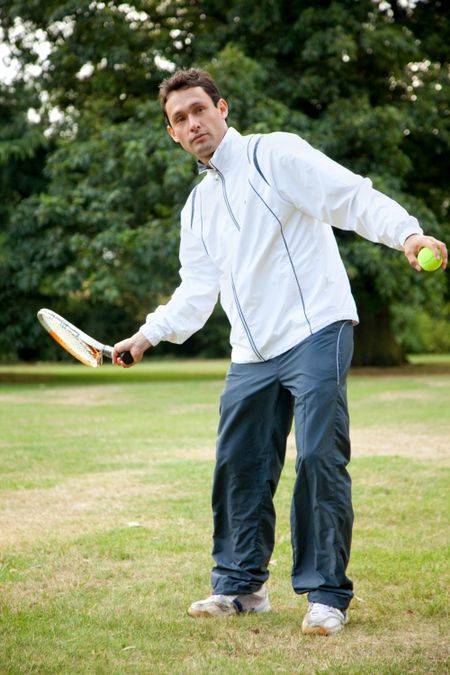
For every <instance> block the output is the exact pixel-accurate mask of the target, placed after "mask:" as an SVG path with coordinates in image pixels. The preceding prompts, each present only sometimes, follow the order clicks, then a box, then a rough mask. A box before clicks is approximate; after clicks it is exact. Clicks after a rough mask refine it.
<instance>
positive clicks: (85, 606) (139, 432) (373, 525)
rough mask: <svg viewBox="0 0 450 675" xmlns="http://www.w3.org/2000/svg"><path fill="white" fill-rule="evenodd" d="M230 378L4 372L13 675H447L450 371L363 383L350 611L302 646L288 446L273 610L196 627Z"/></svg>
mask: <svg viewBox="0 0 450 675" xmlns="http://www.w3.org/2000/svg"><path fill="white" fill-rule="evenodd" d="M225 370H226V364H225V363H224V362H221V361H213V362H195V363H193V362H170V361H167V362H156V361H155V362H152V361H150V362H149V363H147V364H145V365H141V366H140V367H139V368H136V369H131V370H130V371H126V372H125V371H122V370H120V369H114V368H112V367H104V368H102V369H100V370H98V371H92V370H89V369H87V368H83V367H81V366H75V365H52V366H48V365H45V364H42V365H37V366H33V367H26V366H9V367H7V366H4V367H3V366H2V367H0V403H1V410H2V417H1V421H0V542H1V548H0V673H2V675H3V673H5V674H8V675H9V674H11V675H12V674H16V673H17V674H19V673H20V674H25V673H70V674H72V673H83V674H88V673H89V674H91V673H99V674H103V673H108V675H124V674H140V673H145V674H146V673H167V674H169V673H170V674H172V673H173V674H180V675H184V674H189V673H207V674H209V673H212V674H214V673H217V674H219V673H224V672H226V673H236V674H237V673H239V674H240V675H241V674H242V673H244V674H247V673H249V674H250V673H258V674H259V673H262V674H266V673H267V674H269V673H324V674H325V673H326V674H329V675H331V674H334V673H354V674H355V675H356V674H358V675H359V674H360V673H364V674H366V673H368V674H372V673H373V674H374V675H375V674H376V675H379V674H380V673H381V674H383V673H386V674H388V673H389V674H390V673H446V672H448V669H449V668H448V666H449V663H448V661H447V656H448V652H446V638H448V614H447V606H448V590H447V589H448V582H449V579H448V573H447V569H448V549H447V548H446V541H448V519H447V518H446V512H447V509H448V499H447V497H446V495H448V486H449V480H448V466H449V463H448V446H449V443H448V438H449V432H450V416H449V402H450V372H449V368H448V359H447V360H443V361H439V360H438V359H434V360H433V361H432V363H431V362H429V361H427V360H426V359H424V360H416V362H415V363H414V364H413V365H411V366H408V367H406V368H405V369H400V370H399V369H395V370H391V371H370V372H369V371H365V370H355V371H353V372H352V374H351V377H350V380H349V400H350V410H351V417H352V430H353V433H352V438H353V460H352V463H351V473H352V477H353V485H354V507H355V514H356V519H355V530H354V544H353V551H352V559H351V563H350V568H349V574H350V576H351V577H352V578H353V580H354V582H355V593H356V598H355V600H354V602H353V603H352V607H351V623H350V624H349V626H348V627H347V628H346V630H345V632H344V633H342V634H340V635H337V636H332V637H329V638H319V637H317V638H311V637H305V636H302V635H301V633H300V624H301V619H302V615H303V613H304V611H305V607H306V600H305V598H303V597H298V596H295V595H294V594H293V592H292V590H291V587H290V563H291V548H290V532H289V507H290V495H291V489H292V482H293V478H294V449H293V444H292V440H290V443H289V449H288V457H287V460H286V467H285V470H284V472H283V476H282V479H281V482H280V486H279V490H278V493H277V496H276V504H277V514H278V526H277V539H276V547H275V551H274V555H273V560H272V564H271V572H272V574H271V581H270V593H271V601H272V606H273V612H271V613H270V614H267V615H263V616H259V617H255V616H244V617H236V618H231V619H230V620H226V621H214V620H211V621H208V620H199V621H196V620H193V619H190V618H189V617H188V616H187V614H186V608H187V606H188V605H189V604H190V602H191V601H192V600H193V599H198V598H201V597H202V596H204V595H205V594H207V593H208V592H209V570H210V567H211V558H210V546H211V522H210V521H211V516H210V488H211V479H212V471H213V466H214V443H215V432H216V427H217V421H218V401H219V396H220V392H221V389H222V384H223V375H224V373H225ZM447 641H448V640H447Z"/></svg>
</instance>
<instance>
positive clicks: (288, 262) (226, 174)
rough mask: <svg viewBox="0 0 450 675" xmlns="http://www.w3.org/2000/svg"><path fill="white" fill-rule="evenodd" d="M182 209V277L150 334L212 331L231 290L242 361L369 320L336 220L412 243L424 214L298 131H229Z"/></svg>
mask: <svg viewBox="0 0 450 675" xmlns="http://www.w3.org/2000/svg"><path fill="white" fill-rule="evenodd" d="M205 173H206V175H205V176H204V178H203V179H202V181H201V182H200V183H199V184H198V185H197V186H196V187H195V188H194V189H193V190H192V192H191V194H190V196H189V198H188V200H187V202H186V205H185V207H184V209H183V211H182V214H181V239H180V262H181V269H180V277H181V283H180V285H179V286H178V288H177V289H176V291H175V292H174V294H173V296H172V297H171V299H170V300H169V302H168V303H167V304H166V305H161V306H160V307H158V308H157V309H156V311H154V312H153V313H151V314H149V315H148V316H147V320H146V323H145V324H144V325H143V326H142V327H141V328H140V331H141V332H142V333H143V334H144V335H145V336H146V338H147V339H148V340H149V341H150V343H151V344H152V345H153V346H155V345H157V344H158V342H160V341H161V340H167V341H169V342H175V343H182V342H184V341H185V340H186V339H187V338H188V337H190V336H191V335H192V334H193V333H194V332H195V331H197V330H199V329H200V328H202V326H203V325H204V324H205V322H206V321H207V319H208V317H209V316H210V315H211V313H212V311H213V309H214V306H215V304H216V302H217V299H218V295H219V293H220V301H221V304H222V306H223V308H224V310H225V312H226V314H227V316H228V319H229V321H230V324H231V335H230V342H231V345H232V354H231V358H232V360H233V361H234V362H235V363H248V362H257V361H265V360H267V359H271V358H273V357H275V356H277V355H279V354H282V353H283V352H285V351H287V350H288V349H290V348H291V347H294V346H295V345H297V344H298V343H299V342H301V341H302V340H304V339H305V338H307V337H308V336H309V335H311V334H313V333H315V332H317V331H318V330H320V329H321V328H324V327H325V326H327V325H329V324H331V323H333V322H334V321H339V320H346V319H348V320H351V321H353V322H354V323H357V321H358V316H357V311H356V306H355V302H354V299H353V296H352V293H351V290H350V284H349V280H348V277H347V273H346V271H345V268H344V265H343V263H342V260H341V257H340V255H339V251H338V247H337V244H336V240H335V237H334V234H333V231H332V227H337V228H339V229H341V230H352V231H354V232H357V233H358V234H360V235H362V236H363V237H365V238H366V239H369V240H371V241H374V242H380V243H383V244H386V245H387V246H390V247H392V248H396V249H402V248H403V243H404V241H405V239H406V238H407V237H408V236H409V235H411V234H415V233H422V230H421V228H420V226H419V223H418V222H417V220H416V219H415V218H413V217H411V216H410V215H409V214H408V213H407V212H406V211H405V209H403V208H402V207H401V206H400V205H399V204H397V203H396V202H394V201H393V200H392V199H390V198H389V197H387V196H386V195H383V194H381V193H380V192H378V191H377V190H375V189H374V188H373V187H372V183H371V181H370V180H369V179H368V178H362V177H361V176H357V175H355V174H353V173H352V172H351V171H348V170H347V169H345V168H344V167H342V166H340V165H339V164H337V163H336V162H334V161H332V160H331V159H329V158H328V157H326V156H325V155H324V154H322V153H321V152H319V151H318V150H315V149H314V148H312V147H311V146H310V145H309V144H308V143H307V142H306V141H304V140H302V139H301V138H300V137H298V136H296V135H295V134H290V133H284V132H276V133H272V134H265V135H249V136H241V135H240V134H239V133H238V132H237V131H236V130H235V129H233V128H229V129H228V130H227V133H226V134H225V136H224V138H223V139H222V141H221V143H220V145H219V146H218V147H217V149H216V151H215V153H214V155H213V157H212V159H211V160H210V166H209V167H208V168H207V170H206V171H205Z"/></svg>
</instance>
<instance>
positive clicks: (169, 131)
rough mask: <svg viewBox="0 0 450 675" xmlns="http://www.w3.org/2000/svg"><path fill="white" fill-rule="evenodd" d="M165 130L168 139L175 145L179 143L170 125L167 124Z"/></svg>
mask: <svg viewBox="0 0 450 675" xmlns="http://www.w3.org/2000/svg"><path fill="white" fill-rule="evenodd" d="M166 129H167V133H168V134H169V136H170V138H171V139H172V140H173V141H175V143H179V142H180V141H179V140H178V137H177V135H176V133H175V131H174V130H173V129H172V127H171V126H170V124H168V125H167V126H166Z"/></svg>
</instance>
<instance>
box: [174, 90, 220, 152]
mask: <svg viewBox="0 0 450 675" xmlns="http://www.w3.org/2000/svg"><path fill="white" fill-rule="evenodd" d="M166 114H167V117H168V119H169V123H170V124H169V126H168V127H167V131H168V132H169V134H170V135H171V137H172V138H173V140H174V141H175V142H176V143H180V145H181V146H182V147H183V148H184V149H185V150H186V151H187V152H190V153H191V154H192V155H195V156H196V157H197V158H198V159H199V160H200V161H201V162H203V163H204V164H207V163H208V161H209V160H210V159H211V157H212V156H213V154H214V151H215V149H216V148H217V146H218V145H219V143H220V141H221V140H222V138H223V137H224V136H225V133H226V131H227V128H228V126H227V123H226V118H227V114H228V106H227V103H226V101H224V100H223V98H221V99H220V100H219V101H218V102H217V105H214V103H213V101H212V99H211V97H210V96H208V94H207V93H206V91H205V90H204V89H202V87H190V88H189V89H179V90H178V91H173V92H171V93H170V94H169V97H168V99H167V102H166Z"/></svg>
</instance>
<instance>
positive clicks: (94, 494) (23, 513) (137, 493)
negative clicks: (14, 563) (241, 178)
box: [0, 471, 174, 548]
mask: <svg viewBox="0 0 450 675" xmlns="http://www.w3.org/2000/svg"><path fill="white" fill-rule="evenodd" d="M143 478H145V472H143V471H113V472H108V473H104V474H95V475H88V476H82V477H77V478H69V479H67V480H65V481H63V482H61V483H59V484H58V485H56V486H55V487H52V488H45V489H40V488H32V489H28V490H8V491H3V492H2V493H1V495H0V532H1V533H2V536H1V538H2V546H3V548H6V547H8V548H10V547H20V546H22V545H25V546H30V545H33V544H36V543H37V542H39V541H45V540H47V539H51V540H52V541H64V540H65V539H67V538H69V537H73V536H77V535H79V534H80V533H83V534H86V533H89V532H96V531H98V530H102V529H106V528H111V527H122V526H126V525H127V523H128V522H131V521H135V520H136V505H135V503H134V502H135V501H136V500H137V499H138V500H139V502H140V503H141V502H142V500H143V499H145V498H146V497H150V496H152V495H155V494H159V495H161V498H164V495H165V494H166V493H167V491H168V487H167V486H166V485H164V484H161V485H151V484H144V483H143V480H142V479H143ZM170 492H171V494H172V495H173V494H174V490H173V486H171V488H170ZM139 523H140V524H142V525H149V526H151V527H156V526H157V524H156V523H155V522H154V521H153V520H152V518H151V513H150V512H149V511H148V510H146V512H145V513H144V514H143V515H140V516H139Z"/></svg>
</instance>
